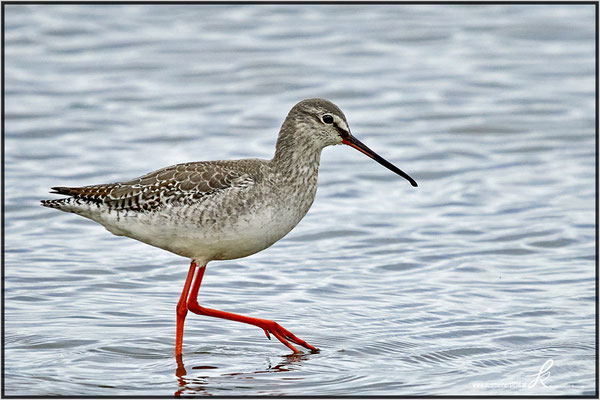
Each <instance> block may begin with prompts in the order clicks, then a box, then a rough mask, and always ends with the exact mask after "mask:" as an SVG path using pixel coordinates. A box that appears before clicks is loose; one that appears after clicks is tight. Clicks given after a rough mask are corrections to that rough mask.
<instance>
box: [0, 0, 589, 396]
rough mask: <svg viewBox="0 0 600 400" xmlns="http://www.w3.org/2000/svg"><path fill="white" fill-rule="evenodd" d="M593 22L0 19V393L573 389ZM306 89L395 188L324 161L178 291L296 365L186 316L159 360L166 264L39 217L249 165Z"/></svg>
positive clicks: (582, 284) (413, 17)
mask: <svg viewBox="0 0 600 400" xmlns="http://www.w3.org/2000/svg"><path fill="white" fill-rule="evenodd" d="M594 12H595V10H594V6H593V5H558V4H553V5H543V6H542V5H480V6H458V5H315V4H311V5H260V6H258V5H247V6H239V5H235V6H234V5H169V6H166V5H162V6H160V5H43V6H42V5H37V6H36V5H15V4H10V5H5V24H6V28H5V45H6V47H5V54H6V65H5V80H6V87H5V108H6V114H5V123H6V124H5V128H6V129H5V144H6V148H5V149H6V151H5V160H4V162H5V172H6V185H5V189H6V191H5V195H6V203H5V205H4V206H5V209H4V210H5V217H6V220H5V231H6V238H5V243H6V251H5V254H4V262H5V281H4V284H5V300H6V302H5V310H4V311H5V314H4V318H5V324H6V331H5V343H4V346H5V364H6V365H5V367H6V368H5V371H4V372H5V381H4V384H5V394H7V395H24V396H40V395H52V396H64V395H70V396H76V395H84V396H90V395H92V396H117V395H165V396H171V395H173V394H182V395H188V394H199V395H235V396H245V395H251V396H261V395H289V396H293V395H321V396H326V395H466V394H473V395H484V396H485V395H527V394H535V395H548V396H550V395H581V394H587V395H593V394H594V393H595V385H596V382H595V370H594V368H595V367H594V361H595V354H596V351H597V349H596V348H595V336H594V334H595V331H594V329H595V325H594V324H595V291H594V285H595V280H594V278H595V269H594V265H595V242H594V240H595V225H594V204H595V203H594V201H595V197H594V196H595V186H594V183H595V182H594V177H595V174H594V163H595V157H594V156H595V154H594V151H595V140H594V128H595V121H594V111H595V109H594V71H595V63H594V61H595V59H594V32H595V30H594V29H595V27H594V18H595V14H594ZM333 27H335V28H333ZM307 97H325V98H328V99H330V100H332V101H333V102H335V103H337V104H338V105H339V106H340V107H341V108H342V109H343V110H344V111H345V113H346V116H347V117H348V120H349V123H350V125H351V129H352V131H353V133H354V134H355V135H356V136H357V137H358V138H360V139H362V140H363V141H364V142H365V143H367V144H368V145H369V146H370V147H371V148H373V149H375V150H376V151H378V152H379V153H380V154H381V155H382V156H384V157H385V158H387V159H389V160H390V161H392V162H393V163H394V164H397V165H398V166H399V167H400V168H402V169H403V170H405V171H406V172H407V173H409V174H410V175H411V176H413V177H415V179H416V180H417V181H418V182H419V187H418V188H412V187H410V186H409V185H407V184H406V182H405V181H403V180H400V179H398V177H397V176H395V175H393V174H390V173H389V171H386V170H385V169H383V168H381V166H379V165H377V164H376V163H373V162H372V160H369V159H368V158H366V157H364V156H362V155H360V154H358V153H357V152H354V151H352V150H350V149H347V148H341V147H339V148H335V149H327V150H325V151H324V153H323V157H322V163H321V171H320V177H319V181H320V186H319V192H318V194H317V199H316V200H315V204H314V205H313V207H312V209H311V211H310V212H309V214H308V215H307V217H306V218H305V219H304V220H303V221H302V222H301V223H300V225H299V226H298V227H297V228H296V229H295V230H294V231H292V232H291V233H290V234H289V236H288V237H286V238H285V239H283V240H282V241H280V242H279V243H277V244H275V245H274V246H273V247H272V248H270V249H268V250H266V251H264V252H261V253H259V254H256V255H253V256H251V257H248V258H246V259H243V260H233V261H225V262H214V263H211V264H210V265H209V266H208V269H207V273H206V278H205V280H204V282H203V286H202V290H201V292H200V303H201V304H206V305H210V306H212V307H215V308H218V309H219V308H220V309H225V310H230V311H232V312H238V313H243V314H250V315H253V316H258V317H265V318H273V319H276V320H277V321H278V322H280V323H281V324H282V325H283V326H285V327H287V328H288V329H290V330H291V331H293V332H294V333H295V334H297V335H298V336H299V337H302V338H304V339H306V340H307V341H308V342H310V343H312V344H314V345H316V346H318V347H319V348H320V349H321V352H320V353H318V354H301V355H289V354H288V351H287V349H286V348H285V347H283V346H282V345H280V344H279V343H276V342H274V341H271V342H269V341H268V340H267V339H266V338H265V337H264V335H263V333H262V332H260V330H257V329H256V328H255V327H252V326H246V325H242V324H238V323H233V322H229V321H222V320H214V319H210V318H201V317H198V316H191V317H189V318H188V321H187V323H186V334H185V342H184V354H183V359H182V361H180V362H178V361H177V360H176V359H175V358H174V357H173V355H172V353H173V345H174V335H175V305H176V302H177V299H178V296H179V293H180V291H181V288H182V286H183V282H184V278H185V274H186V271H187V267H188V261H187V260H184V259H182V258H179V257H177V256H174V255H171V254H168V253H166V252H164V251H161V250H158V249H155V248H151V247H149V246H146V245H144V244H140V243H137V242H135V241H133V240H130V239H127V238H119V237H115V236H112V235H110V234H109V233H108V232H106V231H105V230H104V229H103V228H102V227H100V226H97V225H96V224H94V223H92V222H90V221H88V220H85V219H83V218H79V217H77V216H74V215H66V214H63V213H59V212H56V211H54V210H49V209H44V208H42V207H40V206H39V200H41V199H44V198H50V197H51V195H49V194H48V190H49V188H50V187H51V186H55V185H64V186H69V185H71V186H78V185H84V184H93V183H106V182H111V181H118V180H123V179H128V178H133V177H135V176H139V175H141V174H143V173H146V172H149V171H152V170H155V169H158V168H161V167H164V166H167V165H172V164H175V163H179V162H186V161H197V160H206V159H221V158H222V159H231V158H244V157H262V158H270V157H271V155H272V153H273V150H274V143H275V138H276V134H277V131H278V129H279V126H280V124H281V122H282V121H283V119H284V117H285V115H286V113H287V112H288V111H289V109H290V107H291V106H292V105H294V104H295V103H296V102H298V101H299V100H301V99H303V98H307ZM538 377H539V379H540V380H536V379H538Z"/></svg>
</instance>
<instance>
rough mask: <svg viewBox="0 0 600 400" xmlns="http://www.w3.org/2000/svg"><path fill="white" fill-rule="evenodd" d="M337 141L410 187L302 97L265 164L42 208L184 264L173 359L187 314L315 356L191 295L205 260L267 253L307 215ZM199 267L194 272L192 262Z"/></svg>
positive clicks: (91, 190)
mask: <svg viewBox="0 0 600 400" xmlns="http://www.w3.org/2000/svg"><path fill="white" fill-rule="evenodd" d="M337 144H345V145H348V146H351V147H353V148H355V149H357V150H358V151H360V152H361V153H363V154H366V155H367V156H369V157H371V158H372V159H373V160H375V161H377V162H378V163H380V164H381V165H383V166H385V167H386V168H388V169H390V170H391V171H393V172H395V173H396V174H398V175H400V176H402V177H404V178H405V179H407V180H408V181H409V182H410V183H411V185H412V186H417V183H416V182H415V181H414V179H412V178H411V177H410V176H408V175H407V174H406V173H404V172H403V171H401V170H400V169H399V168H397V167H395V166H394V165H392V164H391V163H389V162H388V161H386V160H385V159H383V158H382V157H380V156H379V155H377V154H376V153H375V152H374V151H373V150H371V149H369V148H368V147H367V146H365V145H364V144H363V143H361V142H360V141H359V140H358V139H356V138H355V137H354V136H352V135H351V134H350V129H349V128H348V122H347V121H346V117H345V115H344V113H343V112H342V111H341V110H340V109H339V108H338V107H337V106H336V105H335V104H333V103H331V102H330V101H328V100H325V99H306V100H302V101H301V102H299V103H298V104H296V105H295V106H294V107H293V108H292V109H291V110H290V112H289V113H288V115H287V117H286V118H285V121H284V122H283V125H282V126H281V129H280V131H279V136H278V138H277V144H276V149H275V155H274V156H273V158H272V159H271V160H263V159H258V158H253V159H243V160H227V161H201V162H190V163H184V164H177V165H173V166H170V167H166V168H163V169H159V170H158V171H154V172H151V173H149V174H146V175H143V176H141V177H139V178H136V179H132V180H129V181H124V182H117V183H110V184H103V185H91V186H83V187H53V188H52V189H53V190H54V191H53V192H52V193H57V194H62V195H67V196H69V197H66V198H61V199H57V200H43V201H42V205H43V206H46V207H50V208H56V209H58V210H61V211H65V212H71V213H75V214H79V215H81V216H83V217H86V218H89V219H91V220H93V221H96V222H98V223H100V224H102V225H103V226H104V227H105V228H106V229H107V230H108V231H109V232H111V233H113V234H115V235H119V236H128V237H130V238H133V239H136V240H139V241H141V242H144V243H147V244H150V245H152V246H155V247H159V248H161V249H164V250H167V251H170V252H172V253H175V254H178V255H180V256H183V257H187V258H189V259H191V264H190V267H189V270H188V274H187V278H186V280H185V284H184V286H183V291H182V293H181V296H180V298H179V302H178V303H177V330H176V337H175V355H176V356H178V357H181V354H182V344H183V325H184V321H185V317H186V315H187V312H188V310H189V311H191V312H193V313H195V314H199V315H207V316H211V317H216V318H224V319H228V320H233V321H239V322H244V323H247V324H251V325H255V326H257V327H259V328H262V329H263V330H264V332H265V334H266V336H267V338H269V339H270V338H271V337H270V334H272V335H273V336H275V337H276V338H277V339H279V341H280V342H281V343H283V344H284V345H286V346H287V347H288V348H289V349H290V350H292V351H293V352H294V353H298V352H299V351H298V350H297V349H296V347H294V345H292V344H291V343H290V342H292V343H294V344H297V345H299V346H303V347H305V348H307V349H309V350H311V351H312V352H316V351H318V349H317V348H316V347H314V346H311V345H310V344H308V343H307V342H305V341H304V340H302V339H300V338H298V337H296V336H295V335H294V334H293V333H291V332H290V331H288V330H287V329H285V328H283V327H282V326H281V325H279V324H278V323H276V322H275V321H271V320H267V319H260V318H252V317H246V316H243V315H238V314H233V313H230V312H225V311H219V310H214V309H211V308H206V307H202V306H200V305H199V304H198V300H197V297H198V290H199V288H200V284H201V282H202V277H203V276H204V270H205V268H206V264H207V263H208V262H209V261H213V260H232V259H236V258H242V257H246V256H249V255H251V254H254V253H257V252H259V251H261V250H264V249H266V248H267V247H269V246H271V245H272V244H273V243H275V242H277V241H278V240H279V239H281V238H282V237H284V236H285V235H286V234H287V233H288V232H290V231H291V230H292V229H293V228H294V227H295V226H296V225H297V224H298V222H300V220H301V219H302V218H303V217H304V215H306V213H307V212H308V209H309V208H310V206H311V205H312V203H313V200H314V198H315V193H316V191H317V174H318V169H319V161H320V158H321V151H322V150H323V148H325V147H327V146H331V145H337ZM198 265H200V267H199V268H198V267H197V266H198Z"/></svg>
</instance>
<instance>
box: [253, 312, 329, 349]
mask: <svg viewBox="0 0 600 400" xmlns="http://www.w3.org/2000/svg"><path fill="white" fill-rule="evenodd" d="M263 321H264V323H263V324H261V325H260V327H261V328H262V329H263V330H264V331H265V334H266V335H267V338H268V339H269V340H271V336H270V335H269V333H272V334H273V336H275V337H276V338H277V339H278V340H279V341H280V342H281V343H283V344H284V345H286V346H287V347H288V348H289V349H290V350H292V351H293V352H294V353H300V351H298V349H296V348H295V347H294V346H293V345H292V344H291V343H290V342H293V343H295V344H297V345H300V346H302V347H305V348H307V349H309V350H310V351H311V352H312V353H318V352H319V349H317V348H316V347H314V346H311V345H310V344H308V343H306V342H305V341H304V340H302V339H300V338H299V337H298V336H296V335H294V334H293V333H292V332H290V331H288V330H287V329H285V328H284V327H282V326H281V325H279V324H278V323H277V322H275V321H271V320H263Z"/></svg>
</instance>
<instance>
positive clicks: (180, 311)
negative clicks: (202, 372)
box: [175, 260, 196, 356]
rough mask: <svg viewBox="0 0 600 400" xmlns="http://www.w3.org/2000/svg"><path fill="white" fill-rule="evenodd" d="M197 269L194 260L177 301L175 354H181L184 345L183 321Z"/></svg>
mask: <svg viewBox="0 0 600 400" xmlns="http://www.w3.org/2000/svg"><path fill="white" fill-rule="evenodd" d="M195 271H196V262H195V261H194V260H192V263H191V264H190V270H189V271H188V274H187V278H185V285H183V291H182V292H181V297H180V298H179V302H178V303H177V333H176V335H175V355H176V356H181V347H182V346H183V323H184V322H185V316H186V315H187V311H188V309H187V298H188V293H189V291H190V285H191V284H192V278H193V277H194V272H195Z"/></svg>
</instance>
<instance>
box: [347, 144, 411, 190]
mask: <svg viewBox="0 0 600 400" xmlns="http://www.w3.org/2000/svg"><path fill="white" fill-rule="evenodd" d="M342 143H344V144H347V145H348V146H350V147H354V148H355V149H356V150H358V151H360V152H361V153H363V154H366V155H367V156H369V157H371V158H372V159H373V160H375V161H377V162H378V163H379V164H381V165H383V166H384V167H386V168H387V169H389V170H390V171H393V172H395V173H397V174H398V175H400V176H401V177H403V178H404V179H406V180H407V181H409V182H410V184H411V185H413V186H414V187H417V186H418V185H417V182H416V181H415V180H414V179H413V178H411V177H410V176H408V174H407V173H405V172H404V171H402V170H401V169H400V168H398V167H396V166H395V165H394V164H392V163H390V162H389V161H387V160H385V159H384V158H383V157H380V156H379V155H378V154H377V153H375V152H374V151H373V150H371V149H370V148H368V147H367V146H365V145H364V144H363V143H362V142H361V141H360V140H358V139H357V138H355V137H354V136H352V135H348V137H346V138H344V139H343V140H342Z"/></svg>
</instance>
